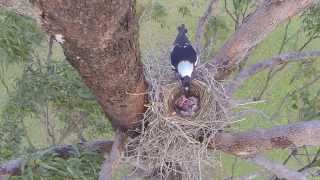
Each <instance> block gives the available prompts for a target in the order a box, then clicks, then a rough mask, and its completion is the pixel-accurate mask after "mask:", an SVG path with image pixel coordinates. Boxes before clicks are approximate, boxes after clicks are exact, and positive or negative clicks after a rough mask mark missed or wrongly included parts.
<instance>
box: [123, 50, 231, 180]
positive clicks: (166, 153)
mask: <svg viewBox="0 0 320 180" xmlns="http://www.w3.org/2000/svg"><path fill="white" fill-rule="evenodd" d="M166 52H167V51H166ZM146 57H147V60H146V61H145V71H146V77H147V80H148V82H149V85H150V90H149V92H150V93H149V105H148V106H149V107H148V110H147V112H146V113H145V117H144V119H143V121H144V123H143V124H145V125H146V126H145V127H143V128H142V133H141V135H140V136H138V137H137V138H135V139H132V140H131V141H130V142H129V143H128V148H127V149H128V156H127V157H126V160H127V162H131V163H132V162H133V163H134V166H136V167H137V168H139V169H142V170H144V171H145V172H149V175H150V176H152V175H153V174H158V175H160V176H162V177H163V178H166V177H167V176H169V175H170V174H172V173H175V172H178V173H179V174H181V175H182V176H183V177H184V178H183V179H199V177H200V176H201V165H202V164H201V163H204V162H205V161H206V160H208V149H207V146H208V144H209V143H210V141H211V140H212V138H213V137H214V135H215V134H216V133H217V132H218V131H219V130H222V129H223V128H224V127H225V126H226V125H228V124H229V122H228V119H229V118H228V114H229V105H228V101H227V98H226V97H225V95H224V91H223V88H222V86H221V84H220V83H219V82H217V81H215V80H214V79H213V75H212V73H211V72H208V71H207V70H206V69H205V68H198V69H197V70H196V74H195V78H196V79H195V80H193V83H192V87H191V95H192V96H196V97H198V98H199V99H200V109H199V110H198V111H197V112H196V113H195V114H193V115H192V116H190V117H181V116H179V115H178V114H177V113H175V110H174V102H175V100H176V99H177V98H178V97H179V96H181V95H182V91H181V85H180V82H178V81H177V78H176V77H175V73H174V72H173V71H172V70H171V68H170V66H169V62H168V57H169V55H168V54H167V53H166V54H165V55H161V56H160V57H163V59H161V58H159V56H157V57H156V56H155V55H154V53H152V52H150V54H148V55H147V56H146Z"/></svg>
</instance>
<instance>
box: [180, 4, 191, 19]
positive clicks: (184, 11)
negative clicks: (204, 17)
mask: <svg viewBox="0 0 320 180" xmlns="http://www.w3.org/2000/svg"><path fill="white" fill-rule="evenodd" d="M177 11H178V13H179V14H180V15H181V16H182V17H185V16H191V10H190V9H189V8H188V6H180V7H178V9H177Z"/></svg>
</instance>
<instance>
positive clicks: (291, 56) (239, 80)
mask: <svg viewBox="0 0 320 180" xmlns="http://www.w3.org/2000/svg"><path fill="white" fill-rule="evenodd" d="M319 56H320V51H309V52H289V53H285V54H280V55H278V56H275V57H273V58H271V59H266V60H263V61H262V62H259V63H256V64H254V65H252V66H250V67H248V68H246V69H243V70H242V71H241V72H240V73H239V74H238V75H237V76H236V77H235V78H234V79H233V80H232V81H231V82H230V83H229V84H228V85H227V86H226V91H227V94H228V95H232V94H233V93H234V92H235V91H236V90H237V89H238V88H239V87H240V86H241V85H242V84H243V83H244V81H245V80H246V79H248V78H249V77H251V76H252V75H254V74H256V73H258V72H260V71H262V70H265V69H267V68H271V67H273V66H277V65H281V64H285V63H289V62H297V61H303V60H306V59H310V58H316V57H319Z"/></svg>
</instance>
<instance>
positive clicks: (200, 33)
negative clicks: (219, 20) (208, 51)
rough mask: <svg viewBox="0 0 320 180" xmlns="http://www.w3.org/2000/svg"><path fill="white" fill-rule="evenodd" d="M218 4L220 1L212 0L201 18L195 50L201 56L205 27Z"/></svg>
mask: <svg viewBox="0 0 320 180" xmlns="http://www.w3.org/2000/svg"><path fill="white" fill-rule="evenodd" d="M218 3H219V1H218V0H210V2H209V5H208V8H207V10H206V11H205V13H204V14H203V16H202V17H200V18H199V22H198V27H197V31H196V41H195V48H196V51H197V53H198V54H201V38H202V36H203V33H204V29H205V26H206V24H207V22H208V18H209V16H210V15H211V14H212V11H213V9H214V8H215V7H217V6H218Z"/></svg>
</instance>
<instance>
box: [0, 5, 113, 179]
mask: <svg viewBox="0 0 320 180" xmlns="http://www.w3.org/2000/svg"><path fill="white" fill-rule="evenodd" d="M0 27H1V28H0V52H1V54H4V56H1V63H2V64H3V65H4V66H7V65H12V66H15V64H17V63H19V67H20V68H22V75H21V76H15V77H14V85H13V86H12V87H10V91H8V92H7V93H8V94H7V95H8V101H7V102H6V104H5V105H4V108H3V109H1V113H0V114H1V116H0V161H5V160H7V159H10V158H14V157H18V156H25V154H29V153H32V152H33V151H35V150H36V149H37V148H38V147H36V146H35V145H34V144H33V142H36V141H39V140H40V139H41V137H39V139H36V140H35V139H30V137H29V134H30V131H31V133H32V131H34V130H37V131H38V129H37V128H44V129H46V128H47V136H48V139H51V140H52V141H48V142H47V143H48V145H49V144H56V143H57V144H59V143H62V142H65V141H66V140H67V141H70V140H71V141H72V140H73V141H77V142H78V141H81V140H85V139H90V138H94V137H98V136H102V135H103V136H110V134H111V133H112V129H111V125H110V123H109V122H108V121H107V120H106V119H105V117H104V114H103V112H102V111H101V108H100V106H99V105H98V104H97V102H96V100H95V98H94V97H93V96H92V94H91V93H90V91H89V90H88V88H87V87H86V86H85V85H84V84H83V82H82V81H81V79H80V77H79V75H78V74H77V72H76V71H75V70H74V69H73V68H72V67H71V66H70V65H69V64H68V63H67V62H66V61H65V60H63V61H61V60H54V59H52V57H50V59H44V58H41V57H40V56H39V54H37V51H35V48H43V47H40V46H39V44H41V43H43V37H44V35H43V33H41V31H40V30H39V29H38V28H37V26H36V25H35V23H34V21H32V20H31V19H29V18H26V17H22V16H19V15H16V14H14V13H12V12H7V11H5V12H1V13H0ZM2 27H3V28H2ZM4 69H5V68H4ZM2 73H5V71H3V72H2ZM2 77H3V76H2ZM29 122H36V124H37V126H38V127H28V125H27V124H28V123H29ZM33 128H35V129H33ZM68 137H69V139H68ZM42 138H43V137H42ZM37 144H39V142H37ZM29 158H31V159H33V160H31V159H29V161H28V166H27V169H25V171H24V172H25V173H24V175H23V177H24V178H27V179H41V177H44V176H48V177H60V178H61V176H65V177H68V178H82V177H94V175H96V174H97V173H96V171H97V168H98V166H97V165H98V164H100V161H101V157H99V156H96V155H93V154H78V155H76V156H75V157H73V158H71V159H69V160H63V159H59V158H54V157H48V156H45V157H43V156H41V157H29ZM34 158H35V159H34ZM34 162H36V163H34ZM88 162H90V163H88ZM96 162H97V163H96ZM30 163H31V164H30ZM32 163H33V164H32ZM95 163H96V164H95ZM88 164H89V165H90V167H88ZM58 170H60V171H58ZM65 170H67V171H65ZM62 171H64V173H62V174H61V172H62ZM80 172H81V173H80ZM88 174H90V175H88ZM82 179H88V178H82Z"/></svg>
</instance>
